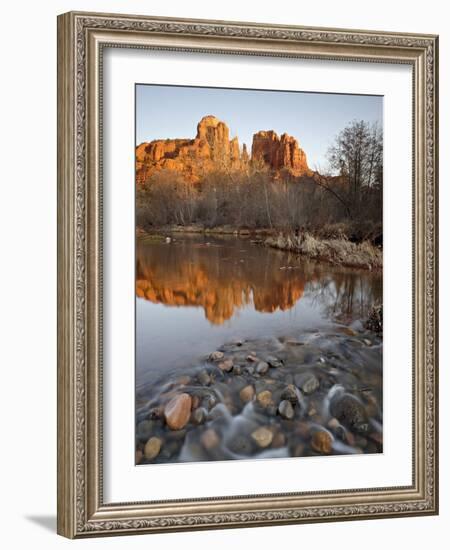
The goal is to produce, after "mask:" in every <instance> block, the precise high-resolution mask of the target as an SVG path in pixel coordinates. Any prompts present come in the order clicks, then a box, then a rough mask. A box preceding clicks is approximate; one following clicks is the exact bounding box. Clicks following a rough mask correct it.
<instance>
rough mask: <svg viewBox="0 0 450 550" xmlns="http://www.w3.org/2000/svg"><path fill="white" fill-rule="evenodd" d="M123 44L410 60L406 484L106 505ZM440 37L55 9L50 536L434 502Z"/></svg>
mask: <svg viewBox="0 0 450 550" xmlns="http://www.w3.org/2000/svg"><path fill="white" fill-rule="evenodd" d="M104 47H126V48H129V47H132V48H146V49H149V50H152V49H153V50H154V49H165V50H176V51H195V52H202V53H204V54H205V55H207V54H208V53H220V54H224V55H225V54H240V55H255V56H261V55H264V56H276V57H302V58H310V59H311V58H312V59H333V60H355V61H365V62H377V63H404V64H409V65H411V66H412V68H413V71H412V72H413V95H414V101H413V127H414V139H413V142H414V151H413V159H414V161H413V162H414V166H413V197H412V200H413V210H414V216H413V220H412V224H413V235H414V236H413V241H414V242H413V245H412V249H413V260H414V261H413V264H414V281H413V283H414V284H413V287H414V295H413V303H414V311H413V317H414V323H413V325H414V326H413V334H414V341H413V364H414V372H413V387H412V392H413V403H414V414H413V418H412V430H413V472H412V479H413V483H412V485H411V486H407V487H384V488H381V489H358V490H344V491H322V492H316V493H286V494H277V495H264V494H263V495H246V496H235V497H220V496H217V497H214V498H208V499H191V500H180V501H163V502H162V501H152V500H151V494H149V500H148V501H147V502H139V503H117V504H116V503H115V504H106V503H104V502H103V494H102V493H103V492H102V485H103V482H102V147H101V144H102V115H101V109H102V51H103V48H104ZM437 115H438V38H437V36H434V35H421V34H419V35H417V34H404V33H401V34H400V33H387V32H377V31H353V30H343V29H325V28H305V27H294V26H284V25H267V24H255V23H241V22H224V21H203V20H192V19H171V18H156V17H142V16H131V15H112V14H96V13H76V12H70V13H66V14H63V15H61V16H59V17H58V533H59V534H61V535H64V536H66V537H70V538H78V537H87V536H100V535H119V534H135V533H150V532H161V531H182V530H192V529H208V528H209V529H213V528H226V527H250V526H261V525H274V524H278V525H279V524H288V523H304V522H318V521H341V520H352V519H374V518H381V517H398V516H416V515H427V514H428V515H429V514H437V513H438V441H437V430H438V385H437V383H438V370H437V369H438V357H437V350H438V341H437V339H438V326H437V323H438V308H437V307H438V306H437V304H438V294H437V293H438V288H437V284H438V278H437V265H438V258H437V252H438V242H437V238H438V187H437V186H438V173H437V154H438V134H437V131H438V125H437Z"/></svg>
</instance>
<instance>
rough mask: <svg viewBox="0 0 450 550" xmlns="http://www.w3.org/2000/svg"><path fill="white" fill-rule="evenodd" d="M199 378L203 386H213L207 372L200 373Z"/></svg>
mask: <svg viewBox="0 0 450 550" xmlns="http://www.w3.org/2000/svg"><path fill="white" fill-rule="evenodd" d="M197 378H198V381H199V382H200V384H201V385H202V386H209V385H210V384H211V376H210V375H209V373H208V371H206V370H202V371H200V372H199V374H198V376H197Z"/></svg>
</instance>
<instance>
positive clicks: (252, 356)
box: [247, 353, 258, 363]
mask: <svg viewBox="0 0 450 550" xmlns="http://www.w3.org/2000/svg"><path fill="white" fill-rule="evenodd" d="M247 361H250V363H256V362H257V361H258V358H257V357H256V355H255V354H253V353H250V354H249V355H247Z"/></svg>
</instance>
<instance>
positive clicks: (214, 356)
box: [209, 351, 223, 361]
mask: <svg viewBox="0 0 450 550" xmlns="http://www.w3.org/2000/svg"><path fill="white" fill-rule="evenodd" d="M221 359H223V351H213V352H212V353H211V354H210V355H209V360H210V361H220V360H221Z"/></svg>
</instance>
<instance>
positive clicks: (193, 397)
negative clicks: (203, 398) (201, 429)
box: [191, 395, 200, 411]
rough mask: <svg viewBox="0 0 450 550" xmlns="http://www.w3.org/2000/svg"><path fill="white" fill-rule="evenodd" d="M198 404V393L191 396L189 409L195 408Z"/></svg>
mask: <svg viewBox="0 0 450 550" xmlns="http://www.w3.org/2000/svg"><path fill="white" fill-rule="evenodd" d="M199 406H200V397H199V396H198V395H193V396H192V403H191V410H192V411H193V410H195V409H197V408H198V407H199Z"/></svg>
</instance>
